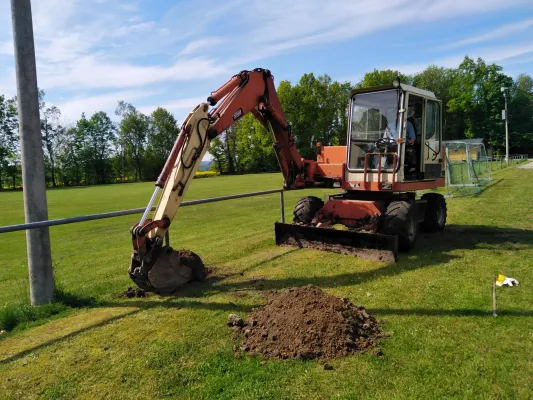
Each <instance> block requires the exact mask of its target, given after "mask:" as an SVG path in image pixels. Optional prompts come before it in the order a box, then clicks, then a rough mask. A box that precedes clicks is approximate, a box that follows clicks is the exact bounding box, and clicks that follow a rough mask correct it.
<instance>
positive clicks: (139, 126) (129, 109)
mask: <svg viewBox="0 0 533 400" xmlns="http://www.w3.org/2000/svg"><path fill="white" fill-rule="evenodd" d="M115 114H116V115H118V116H120V117H122V120H121V122H120V125H119V135H120V137H121V140H122V143H124V149H125V154H126V157H128V158H130V159H132V160H133V164H134V168H135V180H136V181H137V180H142V179H143V173H142V172H143V168H142V167H143V161H144V156H145V151H146V138H147V135H148V131H149V128H150V118H149V117H148V116H146V115H144V114H143V113H141V112H140V111H139V110H137V109H136V108H135V107H134V106H133V105H131V104H130V103H126V102H125V101H123V100H121V101H119V102H118V106H117V108H116V111H115Z"/></svg>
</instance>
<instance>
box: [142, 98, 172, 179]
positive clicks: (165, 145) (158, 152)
mask: <svg viewBox="0 0 533 400" xmlns="http://www.w3.org/2000/svg"><path fill="white" fill-rule="evenodd" d="M179 132H180V129H179V127H178V122H177V121H176V119H175V118H174V116H173V115H172V114H171V113H170V112H169V111H168V110H166V109H165V108H162V107H158V108H157V109H155V110H154V111H153V112H152V114H151V116H150V128H149V130H148V136H147V147H146V164H147V168H146V170H147V172H146V175H147V176H149V177H150V179H156V178H157V176H158V175H159V173H160V172H161V170H162V169H163V167H164V165H165V162H166V160H167V158H168V156H169V155H170V152H171V151H172V147H173V146H174V143H175V141H176V138H177V137H178V135H179Z"/></svg>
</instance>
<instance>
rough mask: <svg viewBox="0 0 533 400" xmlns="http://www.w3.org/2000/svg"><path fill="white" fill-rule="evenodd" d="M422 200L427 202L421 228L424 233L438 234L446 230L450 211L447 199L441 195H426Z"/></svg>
mask: <svg viewBox="0 0 533 400" xmlns="http://www.w3.org/2000/svg"><path fill="white" fill-rule="evenodd" d="M422 200H426V201H427V203H426V214H425V216H424V221H422V223H421V224H420V228H421V229H422V230H423V231H424V232H437V231H441V230H443V229H444V226H445V225H446V217H447V214H448V210H447V207H446V199H445V198H444V196H443V195H441V194H439V193H426V194H424V195H422Z"/></svg>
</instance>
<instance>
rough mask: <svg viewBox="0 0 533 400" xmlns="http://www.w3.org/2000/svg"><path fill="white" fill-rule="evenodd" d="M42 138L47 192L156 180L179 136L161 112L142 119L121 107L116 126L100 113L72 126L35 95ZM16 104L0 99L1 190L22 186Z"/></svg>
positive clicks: (173, 122) (171, 120) (175, 126)
mask: <svg viewBox="0 0 533 400" xmlns="http://www.w3.org/2000/svg"><path fill="white" fill-rule="evenodd" d="M39 109H40V116H41V135H42V141H43V151H44V161H45V168H46V182H47V185H48V186H52V187H56V186H79V185H98V184H108V183H115V182H124V181H143V180H155V179H156V178H157V176H158V174H159V172H160V170H161V169H162V168H163V166H164V163H165V160H166V158H167V157H168V155H169V153H170V150H171V149H172V146H173V145H174V141H175V139H176V138H177V136H178V133H179V126H178V121H177V120H176V119H175V117H174V116H173V115H172V114H171V113H170V112H169V111H167V110H166V109H164V108H162V107H159V108H157V109H156V110H155V111H153V112H152V114H150V115H145V114H143V113H142V112H140V111H139V110H138V109H136V108H135V107H134V106H133V105H132V104H130V103H127V102H125V101H122V100H121V101H119V102H118V104H117V107H116V110H115V114H116V115H117V116H119V117H120V121H119V122H115V121H113V120H112V119H111V117H110V116H109V115H108V114H107V113H106V112H104V111H98V112H95V113H94V114H92V115H90V116H89V115H85V113H82V115H81V117H80V119H79V120H77V121H76V123H74V124H72V125H71V126H63V125H62V124H61V111H60V110H59V109H58V108H57V107H56V106H48V105H47V104H46V101H45V92H44V91H42V90H40V91H39ZM18 140H19V138H18V116H17V99H16V97H15V98H13V99H6V98H5V96H1V95H0V188H9V187H11V188H17V187H20V186H21V184H22V182H21V181H22V178H21V172H22V170H21V154H20V146H19V142H18Z"/></svg>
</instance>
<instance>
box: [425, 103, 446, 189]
mask: <svg viewBox="0 0 533 400" xmlns="http://www.w3.org/2000/svg"><path fill="white" fill-rule="evenodd" d="M424 119H425V121H424V132H423V137H422V143H423V146H422V148H423V150H422V172H423V173H424V179H435V178H440V177H441V169H442V157H443V155H442V154H441V139H442V106H441V102H440V101H438V100H431V99H426V101H425V107H424Z"/></svg>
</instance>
